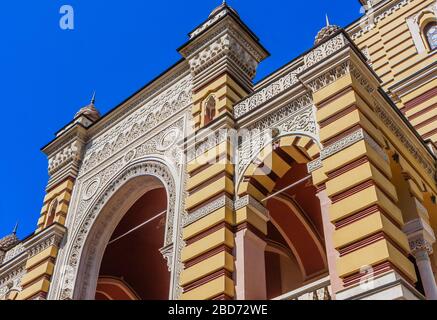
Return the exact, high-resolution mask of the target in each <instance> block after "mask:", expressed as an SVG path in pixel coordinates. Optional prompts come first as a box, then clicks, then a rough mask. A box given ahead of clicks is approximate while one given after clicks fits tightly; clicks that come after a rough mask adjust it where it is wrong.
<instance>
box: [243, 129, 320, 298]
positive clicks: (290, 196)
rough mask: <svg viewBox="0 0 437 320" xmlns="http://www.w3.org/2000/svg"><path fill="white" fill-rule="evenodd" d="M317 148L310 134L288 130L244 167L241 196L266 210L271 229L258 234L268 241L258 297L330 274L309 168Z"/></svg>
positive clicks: (283, 292)
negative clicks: (292, 134) (302, 134)
mask: <svg viewBox="0 0 437 320" xmlns="http://www.w3.org/2000/svg"><path fill="white" fill-rule="evenodd" d="M318 154H319V149H318V146H317V145H316V144H315V142H314V141H313V140H312V139H311V138H309V137H306V136H286V137H282V138H278V139H277V140H275V141H274V142H273V143H272V145H269V146H267V147H265V148H264V149H263V150H261V151H260V152H259V154H258V155H257V157H256V159H254V161H253V164H252V165H249V166H248V167H247V169H246V170H245V171H244V176H243V177H242V180H241V183H240V185H239V189H238V195H239V197H244V196H249V197H251V198H252V199H253V201H254V202H256V203H258V206H262V207H264V208H265V211H266V212H268V221H267V232H266V234H265V235H264V236H262V235H260V234H259V235H258V236H260V237H261V239H262V240H263V241H264V242H265V248H264V261H263V263H264V266H265V287H264V288H262V287H261V286H258V288H256V290H259V292H258V294H257V295H256V297H262V296H264V295H263V294H262V291H263V290H265V297H266V298H268V299H273V298H277V297H279V296H282V295H284V294H286V293H289V292H291V291H294V290H296V289H299V288H301V287H304V286H306V285H308V284H310V283H313V282H315V281H318V280H320V279H321V278H322V277H324V276H327V275H328V262H327V254H326V249H325V240H324V225H323V221H322V212H321V205H320V201H319V199H318V197H317V192H318V190H317V188H316V187H315V186H314V185H313V184H312V180H311V174H309V173H308V168H307V164H308V163H309V162H310V161H312V160H313V159H314V158H316V157H317V155H318ZM258 259H259V258H258ZM259 263H261V261H259Z"/></svg>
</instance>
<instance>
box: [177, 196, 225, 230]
mask: <svg viewBox="0 0 437 320" xmlns="http://www.w3.org/2000/svg"><path fill="white" fill-rule="evenodd" d="M223 207H227V208H229V209H231V210H232V209H233V201H232V199H230V198H229V197H228V196H222V197H220V198H218V199H216V200H214V201H212V202H209V203H208V204H206V205H205V206H203V207H201V208H200V209H197V210H195V211H193V212H191V213H189V214H187V215H185V217H184V222H183V225H184V227H187V226H189V225H190V224H193V223H194V222H196V221H198V220H200V219H202V218H203V217H206V216H207V215H209V214H210V213H213V212H214V211H217V210H218V209H220V208H223Z"/></svg>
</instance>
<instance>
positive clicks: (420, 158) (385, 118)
mask: <svg viewBox="0 0 437 320" xmlns="http://www.w3.org/2000/svg"><path fill="white" fill-rule="evenodd" d="M374 106H375V113H376V114H377V115H378V117H379V118H380V119H381V120H382V122H383V123H384V124H385V126H386V127H387V128H389V129H390V131H391V132H393V134H394V135H395V136H396V137H397V138H398V139H399V141H400V142H401V143H402V144H403V145H404V147H405V148H406V149H407V150H408V152H410V154H411V155H412V156H413V157H414V158H415V159H416V160H417V162H418V163H419V164H420V165H421V166H422V167H423V168H424V169H425V171H426V173H427V174H428V175H429V176H430V177H432V178H433V179H436V170H435V168H434V166H433V165H432V164H431V163H429V162H428V161H426V160H425V159H426V156H425V155H424V153H425V150H424V151H423V152H420V151H419V150H418V149H417V148H416V147H414V145H413V143H412V142H411V141H412V140H410V139H409V138H407V137H406V136H405V134H404V132H403V130H402V129H401V128H400V127H399V126H398V125H397V124H396V123H395V121H394V120H393V118H392V117H391V116H390V115H389V114H388V113H387V112H386V111H385V110H384V109H383V108H382V107H381V106H380V105H379V103H377V102H376V100H375V101H374Z"/></svg>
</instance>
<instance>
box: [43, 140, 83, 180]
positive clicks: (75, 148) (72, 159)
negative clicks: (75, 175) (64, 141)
mask: <svg viewBox="0 0 437 320" xmlns="http://www.w3.org/2000/svg"><path fill="white" fill-rule="evenodd" d="M82 154H83V144H82V143H81V142H80V141H74V142H72V143H70V144H69V145H67V146H66V147H64V148H63V149H62V150H61V151H60V152H58V153H56V154H55V155H54V156H53V157H52V158H50V159H49V174H50V176H53V175H54V174H55V173H56V172H58V171H59V170H61V169H62V168H63V167H65V166H66V165H68V164H70V163H73V164H76V165H77V166H78V165H79V164H80V161H81V159H82Z"/></svg>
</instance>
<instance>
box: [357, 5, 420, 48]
mask: <svg viewBox="0 0 437 320" xmlns="http://www.w3.org/2000/svg"><path fill="white" fill-rule="evenodd" d="M412 1H413V0H395V1H387V4H388V6H387V5H385V6H383V7H381V8H380V9H377V10H374V9H373V8H371V9H370V10H368V11H367V12H366V15H364V16H363V17H362V18H361V19H360V21H359V22H358V23H357V25H355V26H354V27H353V28H352V29H351V30H349V32H350V35H351V38H352V40H354V41H355V40H357V39H358V38H360V37H361V36H363V35H364V34H365V33H367V32H369V31H371V30H373V29H374V28H375V27H376V25H377V24H378V23H379V22H380V21H382V20H383V19H385V18H386V17H388V16H389V15H391V14H393V13H394V12H395V11H398V10H399V9H401V8H403V7H405V6H406V5H408V4H409V3H411V2H412Z"/></svg>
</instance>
